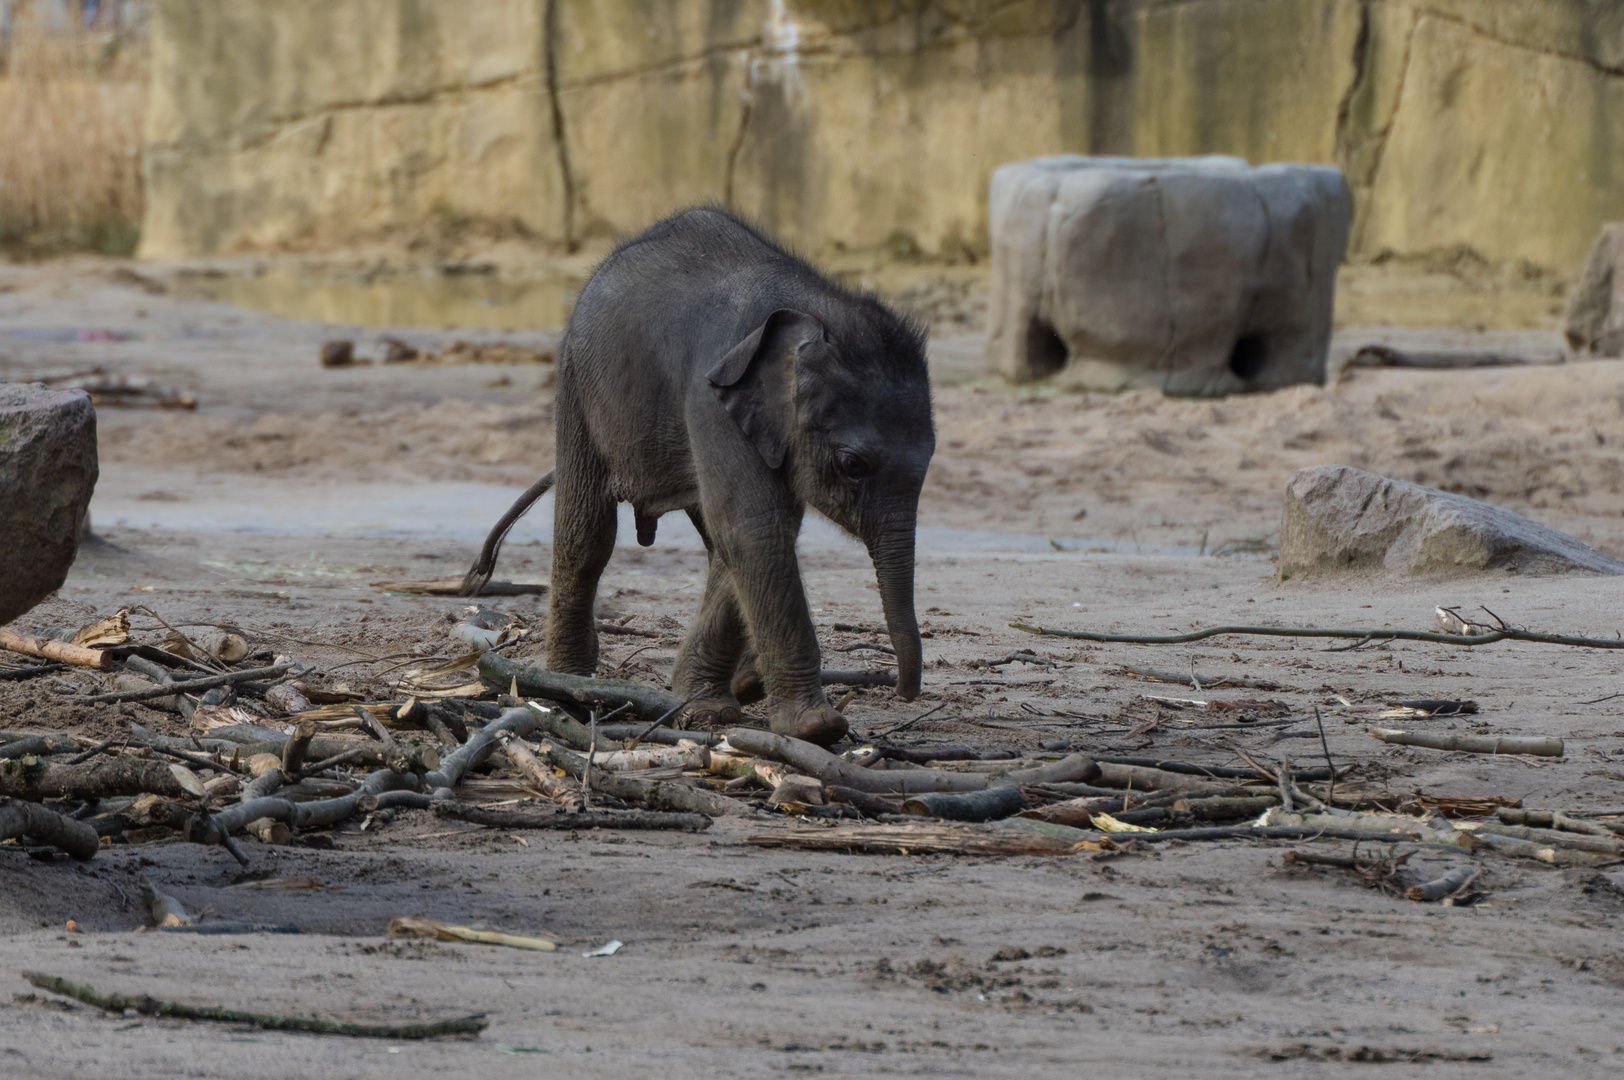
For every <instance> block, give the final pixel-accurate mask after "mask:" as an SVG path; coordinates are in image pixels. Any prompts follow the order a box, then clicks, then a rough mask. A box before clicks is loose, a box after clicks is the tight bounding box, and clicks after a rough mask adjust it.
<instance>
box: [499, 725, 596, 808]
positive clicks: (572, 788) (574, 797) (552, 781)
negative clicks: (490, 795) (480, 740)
mask: <svg viewBox="0 0 1624 1080" xmlns="http://www.w3.org/2000/svg"><path fill="white" fill-rule="evenodd" d="M498 738H499V739H500V740H501V742H502V752H503V753H504V754H506V755H507V759H508V760H509V761H511V762H512V763H513V766H514V767H515V768H517V769H518V770H519V771H520V772H521V773H523V774H524V775H525V776H526V777H527V778H528V779H529V780H530V782H531V783H532V784H534V785H535V786H536V790H537V791H540V792H541V793H542V794H543V795H545V796H546V797H547V798H549V799H552V800H553V801H554V802H560V803H573V804H576V805H579V803H580V801H581V788H580V785H579V784H575V783H572V782H570V781H569V780H566V779H564V778H563V777H560V776H557V775H555V774H554V773H553V770H551V769H549V768H548V767H547V766H546V765H544V764H542V762H541V761H540V760H539V759H538V758H537V757H536V755H535V752H534V751H532V750H531V749H530V747H529V746H528V745H527V744H526V743H525V741H524V740H523V739H521V738H519V737H518V736H516V735H514V734H513V733H511V732H506V731H504V732H502V733H501V735H499V736H498Z"/></svg>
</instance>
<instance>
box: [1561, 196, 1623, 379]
mask: <svg viewBox="0 0 1624 1080" xmlns="http://www.w3.org/2000/svg"><path fill="white" fill-rule="evenodd" d="M1567 324H1568V325H1567V336H1568V344H1569V345H1571V346H1573V347H1574V348H1575V349H1577V350H1579V351H1580V352H1590V353H1594V354H1596V355H1597V356H1624V223H1614V224H1611V225H1603V226H1602V229H1601V235H1600V236H1598V237H1596V245H1595V246H1594V247H1592V248H1591V249H1590V258H1588V259H1586V260H1585V269H1584V273H1583V274H1582V275H1581V276H1580V278H1579V283H1578V284H1577V285H1576V286H1574V289H1573V292H1572V293H1570V294H1569V296H1568V311H1567Z"/></svg>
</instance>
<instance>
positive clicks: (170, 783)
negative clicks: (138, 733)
mask: <svg viewBox="0 0 1624 1080" xmlns="http://www.w3.org/2000/svg"><path fill="white" fill-rule="evenodd" d="M144 792H151V793H152V794H154V795H167V796H171V797H173V798H180V797H182V796H184V795H186V794H187V792H186V790H185V789H184V788H183V787H181V784H180V781H178V780H176V779H175V774H174V773H173V772H171V771H170V769H169V763H168V762H167V761H163V760H161V759H157V758H143V757H138V756H137V755H135V754H120V755H119V756H117V757H107V756H102V757H96V758H91V759H90V760H89V761H86V762H83V763H82V764H79V765H54V764H51V763H49V762H47V761H37V762H35V763H34V764H33V765H25V764H24V763H23V762H21V761H6V762H0V795H9V796H11V797H13V798H17V799H24V800H26V801H28V802H44V801H45V800H46V799H107V798H112V797H114V796H116V795H140V794H142V793H144Z"/></svg>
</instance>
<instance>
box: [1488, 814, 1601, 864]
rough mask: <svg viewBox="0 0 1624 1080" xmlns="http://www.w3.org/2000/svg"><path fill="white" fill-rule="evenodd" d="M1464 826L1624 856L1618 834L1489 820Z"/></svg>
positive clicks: (1581, 849)
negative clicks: (1540, 827) (1542, 827)
mask: <svg viewBox="0 0 1624 1080" xmlns="http://www.w3.org/2000/svg"><path fill="white" fill-rule="evenodd" d="M1462 824H1463V827H1464V828H1467V829H1469V830H1470V831H1471V832H1472V833H1473V834H1475V835H1478V836H1483V835H1487V834H1489V833H1495V834H1498V835H1500V836H1511V837H1515V838H1517V839H1518V840H1530V841H1533V842H1534V843H1536V844H1546V845H1551V846H1555V847H1561V848H1571V849H1572V850H1574V851H1595V852H1600V853H1601V854H1603V855H1614V856H1624V839H1620V838H1619V837H1617V836H1607V837H1603V836H1595V835H1592V834H1590V833H1576V832H1565V831H1562V830H1558V829H1532V828H1529V827H1528V826H1526V825H1500V824H1497V823H1494V822H1488V821H1473V822H1463V823H1462Z"/></svg>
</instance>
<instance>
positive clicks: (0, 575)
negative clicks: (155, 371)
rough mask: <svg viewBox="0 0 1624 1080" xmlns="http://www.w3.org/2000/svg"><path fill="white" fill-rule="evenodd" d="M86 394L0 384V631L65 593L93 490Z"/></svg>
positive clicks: (90, 411)
mask: <svg viewBox="0 0 1624 1080" xmlns="http://www.w3.org/2000/svg"><path fill="white" fill-rule="evenodd" d="M96 471H97V470H96V410H95V409H94V408H93V407H92V406H91V404H90V398H89V396H87V395H86V394H85V392H84V391H83V390H49V389H47V388H45V387H43V386H40V385H37V384H26V383H0V625H4V624H6V623H8V622H10V621H11V620H12V619H15V618H16V617H17V616H19V615H21V614H22V613H23V612H25V611H27V610H28V609H29V608H31V607H33V606H34V605H35V604H37V603H39V602H40V601H41V600H43V599H45V598H46V597H47V596H49V595H50V594H51V593H53V592H55V591H56V590H57V589H58V588H60V587H61V585H62V582H63V580H64V579H65V578H66V577H67V576H68V567H70V566H72V565H73V558H74V556H75V555H76V554H78V551H79V528H80V525H81V524H82V523H83V522H84V520H85V515H86V513H87V512H88V511H89V510H90V495H91V492H93V491H94V490H95V488H96Z"/></svg>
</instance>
